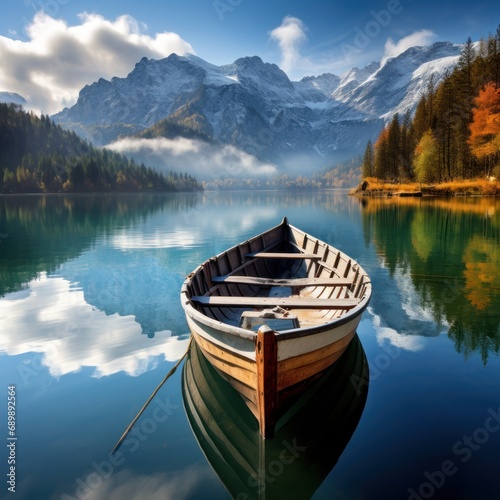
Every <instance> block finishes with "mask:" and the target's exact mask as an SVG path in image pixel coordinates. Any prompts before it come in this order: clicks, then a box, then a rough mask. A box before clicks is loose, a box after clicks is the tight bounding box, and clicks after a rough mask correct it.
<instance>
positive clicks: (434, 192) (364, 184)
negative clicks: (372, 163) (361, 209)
mask: <svg viewBox="0 0 500 500" xmlns="http://www.w3.org/2000/svg"><path fill="white" fill-rule="evenodd" d="M349 195H350V196H358V197H372V198H391V197H396V198H400V197H401V198H402V197H415V198H417V197H483V196H492V197H497V196H500V181H498V180H487V179H469V180H457V181H450V182H441V183H435V184H424V183H420V182H404V183H396V182H394V183H391V182H384V181H381V180H379V179H375V178H367V179H363V180H362V181H361V183H360V184H359V185H358V187H356V188H354V189H352V190H351V191H350V192H349Z"/></svg>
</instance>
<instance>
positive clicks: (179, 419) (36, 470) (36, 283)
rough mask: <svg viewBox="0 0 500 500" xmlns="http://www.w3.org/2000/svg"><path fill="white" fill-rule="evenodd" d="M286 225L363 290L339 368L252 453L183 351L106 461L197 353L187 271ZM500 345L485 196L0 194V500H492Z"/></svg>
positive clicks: (214, 383)
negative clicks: (353, 268)
mask: <svg viewBox="0 0 500 500" xmlns="http://www.w3.org/2000/svg"><path fill="white" fill-rule="evenodd" d="M284 216H287V217H288V219H289V221H290V223H291V224H293V225H295V226H297V227H299V228H301V229H303V230H304V231H306V232H308V233H310V234H312V235H314V236H316V237H318V238H320V239H321V240H323V241H326V242H327V243H330V244H332V245H334V246H336V247H338V248H339V249H341V250H342V251H344V252H346V253H347V254H348V255H350V256H351V257H352V258H354V259H355V260H357V261H358V262H359V263H360V264H361V265H362V266H363V267H364V268H365V270H366V271H367V272H368V273H369V275H370V277H371V279H372V284H373V296H372V300H371V303H370V306H369V310H367V311H366V312H365V313H364V315H363V319H362V321H361V323H360V325H359V328H358V336H357V337H356V338H355V341H353V343H352V345H351V347H350V348H349V350H348V351H347V352H346V356H343V358H341V360H340V361H341V362H340V361H339V364H338V366H337V365H336V366H335V367H334V369H333V370H332V371H331V372H329V373H328V374H326V375H325V377H324V380H323V381H322V385H321V387H319V388H317V390H316V392H315V394H313V395H311V397H310V400H309V401H307V402H306V403H305V404H304V407H303V408H302V410H301V411H300V412H299V414H298V416H297V419H295V417H294V418H292V419H290V421H289V422H287V423H285V424H283V430H282V433H281V434H280V433H279V432H278V433H277V437H276V438H275V439H274V440H271V441H266V442H265V443H262V442H260V441H259V439H258V436H257V435H256V430H255V422H254V421H252V419H251V418H249V416H248V412H247V411H246V408H245V407H244V405H243V406H242V405H241V400H240V399H238V397H235V395H234V394H233V393H231V391H230V390H229V389H228V388H227V386H225V385H224V383H223V381H221V380H220V377H218V376H217V374H216V373H214V372H213V370H211V367H210V366H207V365H206V363H204V360H203V358H202V357H201V358H200V356H199V353H198V352H197V350H195V349H194V350H193V349H192V350H191V352H190V356H189V357H188V358H187V359H186V360H185V361H184V362H183V363H182V365H181V366H180V367H179V369H178V370H177V371H176V372H175V374H174V375H173V376H172V377H171V378H170V379H169V380H168V381H167V382H166V383H165V385H164V386H163V387H162V388H161V390H160V391H159V392H158V394H157V396H156V397H155V398H154V400H153V401H152V402H151V404H150V405H149V406H148V408H147V409H146V411H145V412H144V414H143V415H142V417H141V418H140V419H139V420H138V422H137V423H136V425H135V426H134V428H133V429H132V431H131V433H130V434H129V435H128V437H127V439H126V440H125V441H124V443H123V445H122V446H121V448H120V449H119V451H118V452H117V453H116V454H115V455H110V453H111V450H112V449H113V447H114V445H115V444H116V442H117V441H118V439H119V438H120V436H121V435H122V433H123V432H124V430H125V429H126V427H127V426H128V424H129V423H130V422H131V420H132V419H133V418H134V416H135V415H136V414H137V412H138V411H139V410H140V408H141V407H142V405H143V404H144V403H145V401H146V400H147V398H148V397H149V395H150V394H151V393H152V391H153V390H154V389H155V387H156V386H157V385H158V384H159V383H160V381H161V380H162V379H163V378H164V376H165V375H166V374H167V372H168V371H169V370H170V369H171V368H172V367H173V366H174V364H175V362H176V360H178V359H179V358H180V357H181V356H182V355H183V354H184V352H185V351H186V349H187V347H188V344H189V332H188V329H187V324H186V320H185V317H184V314H183V310H182V308H181V305H180V301H179V290H180V287H181V284H182V282H183V280H184V278H185V276H186V275H187V274H188V273H189V272H191V271H192V270H193V269H194V268H195V267H196V266H197V265H198V264H199V263H201V262H202V261H204V260H205V259H207V258H208V257H210V256H211V255H214V254H216V253H218V252H221V251H223V250H224V249H225V248H227V247H229V246H232V245H234V244H236V243H238V242H240V241H242V240H245V239H247V238H249V237H250V236H253V235H254V234H257V233H259V232H261V231H263V230H265V229H267V228H269V227H271V226H274V225H277V224H278V223H279V222H280V221H281V219H282V218H283V217H284ZM499 349H500V200H498V199H485V198H484V199H481V198H480V199H469V198H467V199H465V198H455V199H451V200H444V199H430V198H429V199H427V198H420V199H416V198H405V199H403V198H402V199H366V200H359V199H357V198H352V197H349V196H348V195H347V192H345V191H324V192H323V191H322V192H243V193H215V192H207V193H197V194H166V195H110V196H104V195H101V196H97V195H96V196H92V195H75V196H14V197H9V196H4V197H0V379H1V380H2V385H1V386H0V401H1V415H2V417H1V419H2V420H1V422H2V423H1V427H0V429H1V437H2V441H3V443H4V444H3V445H2V447H1V449H2V452H1V453H0V472H1V475H2V478H4V479H3V480H2V485H1V489H0V498H2V499H4V498H17V499H29V500H32V499H40V500H52V499H65V500H68V499H92V500H96V499H102V500H104V499H160V498H161V499H167V498H168V499H170V498H172V499H183V498H185V499H188V498H189V499H225V498H231V497H233V498H238V499H239V500H245V499H248V498H273V499H274V498H287V499H289V498H311V497H312V498H315V499H342V500H350V499H375V500H378V499H405V498H408V499H414V500H415V499H416V500H418V499H422V498H423V499H427V498H434V499H453V500H460V499H498V498H499V491H500V358H499ZM368 373H369V375H368ZM9 388H10V389H9ZM8 396H10V397H11V401H14V402H15V404H16V406H15V415H14V413H13V412H12V411H11V413H10V415H11V418H10V420H9V421H7V417H6V416H5V415H6V413H7V409H8V403H7V401H8ZM9 408H10V409H11V410H12V407H9ZM7 424H9V426H8V425H7ZM11 431H12V432H13V433H12V434H9V432H11ZM13 437H15V438H17V439H15V440H14V439H11V438H13ZM6 444H7V446H5V445H6ZM9 462H12V464H13V465H12V464H9ZM11 465H12V466H13V467H15V469H14V470H13V471H11V469H10V467H11ZM7 474H11V475H10V476H8V475H7ZM6 477H7V480H5V478H6ZM9 481H10V483H9ZM9 487H11V488H12V487H13V488H15V492H16V495H14V496H11V491H9V489H8V488H9Z"/></svg>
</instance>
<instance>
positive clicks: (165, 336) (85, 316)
mask: <svg viewBox="0 0 500 500" xmlns="http://www.w3.org/2000/svg"><path fill="white" fill-rule="evenodd" d="M171 334H172V332H171V331H169V330H164V331H161V332H156V335H155V336H154V338H147V337H146V336H145V335H143V334H142V328H141V325H140V324H139V323H137V322H136V320H135V317H134V316H132V315H127V316H120V315H118V314H117V313H115V314H111V315H106V314H105V313H104V312H103V311H100V310H98V309H96V308H95V307H92V306H91V305H89V304H87V302H86V301H85V299H84V294H83V291H82V290H81V289H78V288H75V287H73V286H72V284H71V283H70V282H69V281H68V280H66V279H64V278H61V277H58V276H54V277H48V276H47V275H46V274H45V273H42V275H41V276H40V279H39V280H35V281H32V282H31V283H30V284H29V290H28V291H23V292H22V293H16V294H11V295H7V296H6V297H5V298H3V299H1V300H0V353H6V354H8V355H10V356H14V355H21V354H26V353H39V354H42V364H43V365H44V366H46V367H47V368H48V370H49V372H50V374H51V375H52V376H54V377H59V376H61V375H65V374H67V373H72V372H77V371H79V370H80V369H81V368H83V367H94V368H95V370H94V371H93V373H92V376H94V377H97V378H99V377H103V376H107V375H112V374H114V373H118V372H120V371H123V372H125V373H127V374H128V375H131V376H134V377H135V376H138V375H140V374H142V373H144V372H146V371H148V370H150V369H152V368H154V366H156V364H157V363H158V362H159V361H161V360H162V359H165V360H167V361H174V360H176V359H179V358H180V357H181V356H182V354H183V353H184V352H185V350H186V348H187V343H188V340H187V339H180V338H178V337H172V336H171Z"/></svg>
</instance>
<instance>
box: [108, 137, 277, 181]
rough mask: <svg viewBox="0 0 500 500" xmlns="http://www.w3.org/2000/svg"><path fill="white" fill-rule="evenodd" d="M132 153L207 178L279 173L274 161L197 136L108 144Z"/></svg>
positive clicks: (148, 162) (166, 169)
mask: <svg viewBox="0 0 500 500" xmlns="http://www.w3.org/2000/svg"><path fill="white" fill-rule="evenodd" d="M106 147H107V148H109V149H112V150H113V151H116V152H118V153H122V154H125V155H127V156H129V157H133V158H134V159H135V160H136V161H137V162H144V163H145V164H146V165H151V166H155V167H156V169H157V170H161V171H163V172H169V171H170V170H174V171H178V172H179V171H180V172H188V173H189V174H191V175H195V176H196V177H198V178H200V179H203V180H208V179H216V178H219V177H232V178H235V177H246V176H252V177H255V176H269V175H274V174H276V173H277V169H276V167H275V166H274V165H273V164H271V163H264V162H261V161H259V160H258V159H257V158H255V157H254V156H252V155H250V154H248V153H245V152H244V151H242V150H240V149H238V148H236V147H234V146H230V145H223V146H221V145H215V144H209V143H206V142H203V141H200V140H196V139H187V138H183V137H181V138H177V139H166V138H163V137H160V138H155V139H136V138H125V139H120V140H118V141H116V142H114V143H112V144H109V145H108V146H106Z"/></svg>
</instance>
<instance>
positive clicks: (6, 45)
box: [0, 12, 194, 114]
mask: <svg viewBox="0 0 500 500" xmlns="http://www.w3.org/2000/svg"><path fill="white" fill-rule="evenodd" d="M80 21H81V23H80V24H79V25H76V26H68V25H67V23H66V22H65V21H62V20H57V19H54V18H52V17H50V16H49V15H47V14H45V13H43V12H40V13H38V14H36V15H35V16H34V18H33V21H32V22H31V24H30V25H28V26H27V28H26V35H27V37H28V41H22V40H13V39H11V38H7V37H2V36H0V90H4V91H10V92H17V93H18V94H21V95H22V96H23V97H24V98H26V99H27V100H28V102H29V104H30V107H31V108H32V109H35V110H37V111H43V112H44V113H51V114H52V113H55V112H57V111H60V110H61V108H62V107H63V106H68V105H72V104H73V103H74V102H75V101H76V98H77V97H78V92H79V91H80V90H81V88H82V87H84V86H85V85H86V84H90V83H92V82H94V81H96V80H97V79H99V78H101V77H102V78H106V79H109V78H112V77H113V76H119V77H123V76H126V75H127V74H128V73H129V72H130V71H131V70H132V69H133V67H134V64H135V63H137V62H138V61H139V60H140V59H141V58H142V57H144V56H146V57H149V58H153V59H162V58H164V57H167V56H169V55H170V54H172V53H174V52H175V53H177V54H179V55H182V54H185V53H194V50H193V48H192V47H191V45H190V44H189V43H188V42H186V41H184V40H183V39H182V38H181V37H180V36H179V35H177V34H176V33H169V32H163V33H157V34H155V36H153V37H152V36H149V35H147V34H145V33H144V31H145V26H144V25H143V24H141V23H139V22H138V21H137V20H135V19H134V18H132V17H130V16H127V15H124V16H120V17H118V18H117V19H116V20H115V21H109V20H107V19H105V18H103V17H102V16H99V15H97V14H87V13H84V14H81V15H80Z"/></svg>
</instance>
